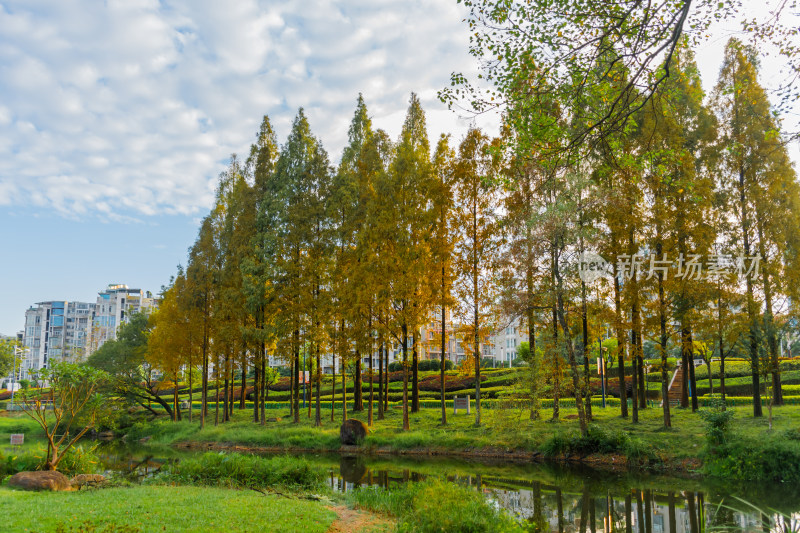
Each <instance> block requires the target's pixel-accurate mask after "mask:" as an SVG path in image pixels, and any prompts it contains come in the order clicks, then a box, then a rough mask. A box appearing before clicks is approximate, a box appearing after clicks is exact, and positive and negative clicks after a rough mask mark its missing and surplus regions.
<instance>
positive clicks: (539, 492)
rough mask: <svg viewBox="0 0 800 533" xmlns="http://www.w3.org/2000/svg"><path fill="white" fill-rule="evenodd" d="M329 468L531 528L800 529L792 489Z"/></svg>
mask: <svg viewBox="0 0 800 533" xmlns="http://www.w3.org/2000/svg"><path fill="white" fill-rule="evenodd" d="M189 453H192V452H184V451H177V450H172V449H163V448H152V449H151V448H147V447H140V448H130V447H122V448H120V447H114V446H108V447H105V448H103V449H102V455H103V458H104V462H105V466H106V468H107V470H108V471H113V472H117V473H123V474H125V475H127V476H129V477H130V478H132V479H137V478H142V477H145V476H148V475H151V474H153V473H154V472H157V471H158V470H159V469H161V468H162V467H163V465H164V464H166V463H168V462H169V461H179V460H180V458H181V457H185V456H186V455H187V454H189ZM302 457H303V458H305V459H306V460H308V461H310V462H312V463H315V464H318V465H320V466H321V467H324V468H326V469H327V470H328V472H329V476H328V484H329V486H330V487H331V488H332V489H333V490H334V491H350V490H354V489H356V488H358V487H368V486H375V487H384V488H388V489H390V490H391V489H392V488H393V487H397V486H399V485H401V484H403V483H408V482H409V481H421V480H424V479H426V478H431V477H435V478H439V479H446V480H447V481H449V482H451V483H458V484H460V485H463V486H467V487H473V488H474V489H475V490H477V491H480V492H481V493H483V494H484V496H485V497H486V498H487V500H488V501H490V502H491V503H492V504H493V505H496V506H499V507H502V508H504V509H506V510H507V511H508V512H510V513H511V514H513V515H514V516H516V517H517V519H518V520H520V521H521V522H523V523H524V524H525V525H526V526H528V527H529V528H530V530H531V531H543V532H544V531H546V532H559V533H562V532H584V531H586V532H591V533H598V532H604V533H606V532H611V531H619V532H625V533H684V532H686V533H700V532H711V531H748V532H756V531H758V532H762V533H763V532H768V531H774V532H789V531H798V532H800V487H798V486H795V485H790V484H754V483H731V482H719V481H715V480H708V479H706V480H700V479H683V478H679V477H671V476H662V475H652V474H637V473H612V472H605V471H598V470H594V469H590V468H581V467H574V466H566V465H560V464H553V463H545V464H539V463H533V464H531V463H526V464H514V463H512V464H508V463H498V462H485V461H481V462H476V461H466V460H454V459H443V458H434V459H430V458H428V459H408V458H405V457H388V458H387V457H364V456H355V457H354V456H340V455H330V454H324V455H315V454H308V455H303V456H302Z"/></svg>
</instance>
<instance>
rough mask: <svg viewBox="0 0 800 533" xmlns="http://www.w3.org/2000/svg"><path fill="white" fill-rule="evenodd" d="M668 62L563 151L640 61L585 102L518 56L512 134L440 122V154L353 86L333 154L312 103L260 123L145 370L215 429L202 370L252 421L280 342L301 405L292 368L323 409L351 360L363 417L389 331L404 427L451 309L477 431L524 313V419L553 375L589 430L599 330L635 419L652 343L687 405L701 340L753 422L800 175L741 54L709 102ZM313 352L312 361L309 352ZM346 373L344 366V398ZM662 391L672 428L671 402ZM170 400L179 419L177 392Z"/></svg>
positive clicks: (790, 292) (791, 257) (183, 276)
mask: <svg viewBox="0 0 800 533" xmlns="http://www.w3.org/2000/svg"><path fill="white" fill-rule="evenodd" d="M670 61H671V62H670V63H669V72H668V76H665V78H664V80H663V82H662V83H660V85H659V86H658V87H657V90H656V91H655V92H654V94H653V96H652V97H651V98H649V99H647V101H646V105H642V106H639V107H638V108H637V109H635V110H634V111H633V112H632V113H631V115H630V119H629V120H627V121H626V122H625V123H624V124H623V125H621V126H620V127H619V128H617V129H616V130H615V131H613V132H611V133H610V134H607V135H603V136H601V137H599V138H598V139H597V140H594V141H593V142H588V141H587V142H585V143H584V144H583V145H581V146H579V147H577V148H576V147H575V146H572V145H570V149H569V150H554V149H549V148H550V147H557V146H563V145H568V144H569V143H565V139H568V138H570V133H571V132H572V131H574V130H575V129H576V128H578V129H579V128H581V127H583V126H585V125H584V124H580V123H578V122H579V121H585V120H589V119H588V118H587V116H586V113H587V112H588V111H587V110H589V111H590V110H591V109H593V106H594V103H595V102H603V101H605V100H606V99H608V98H609V97H611V96H612V95H613V90H612V89H613V87H614V84H615V83H619V82H620V81H621V80H624V79H625V77H626V76H627V73H626V72H625V71H624V70H622V69H621V68H619V67H618V66H617V65H616V64H615V62H614V60H613V57H611V56H609V58H608V61H607V67H608V68H607V69H606V70H605V71H604V72H602V73H598V76H600V78H601V82H599V83H595V84H593V85H592V86H591V90H587V91H585V92H584V93H583V95H582V97H581V101H580V105H581V106H582V110H583V112H582V113H581V114H576V113H574V112H573V111H571V108H570V107H569V106H568V105H567V104H566V103H565V102H563V101H559V99H558V98H557V97H556V96H554V95H557V94H558V93H557V92H554V91H546V90H542V87H541V86H540V85H534V84H533V83H532V80H537V83H541V79H542V78H541V76H540V75H539V73H538V72H536V65H535V64H534V63H533V62H532V61H531V62H529V63H528V65H527V67H526V68H520V69H518V70H516V71H515V72H514V78H513V79H511V81H509V82H508V85H507V88H508V91H509V94H517V95H518V96H519V97H518V98H510V99H509V101H510V102H511V103H510V104H509V105H508V107H507V108H506V110H505V113H504V121H503V127H502V129H501V132H500V135H499V136H498V137H497V138H490V137H488V136H487V135H486V134H484V133H483V132H481V131H480V130H478V129H474V128H473V129H470V130H469V132H468V133H467V134H466V135H465V137H464V138H463V139H462V140H461V142H460V144H459V145H458V147H457V148H454V147H453V146H452V145H451V139H450V138H449V137H448V136H442V137H441V138H440V139H439V140H438V142H437V143H436V145H435V146H434V147H433V149H431V145H430V143H429V141H428V136H427V129H426V124H425V115H424V112H423V110H422V108H421V106H420V103H419V100H418V98H417V97H416V96H415V95H413V94H412V96H411V100H410V105H409V108H408V112H407V114H406V119H405V122H404V124H403V128H402V132H401V134H400V137H399V138H398V139H397V140H396V141H393V140H391V139H390V138H389V136H388V135H387V134H386V133H385V132H384V131H382V130H380V129H377V130H376V129H374V128H373V126H372V123H371V120H370V118H369V115H368V113H367V108H366V105H365V103H364V100H363V98H361V97H359V99H358V104H357V107H356V111H355V114H354V117H353V121H352V122H351V124H350V128H349V132H348V144H347V146H346V148H345V149H344V153H343V154H342V157H341V160H340V162H339V164H338V165H336V166H333V165H331V162H330V160H329V158H328V155H327V153H326V152H325V150H324V149H323V147H322V144H321V142H320V141H319V139H317V138H316V137H315V136H314V135H313V134H312V133H311V129H310V126H309V123H308V120H307V118H306V116H305V114H304V112H303V110H302V109H301V110H300V112H299V113H298V115H297V117H296V118H295V120H294V123H293V126H292V131H291V133H290V134H289V137H288V138H287V140H286V142H285V143H284V144H283V145H280V146H279V145H278V142H277V139H276V135H275V133H274V131H273V129H272V126H271V124H270V121H269V119H268V118H267V117H264V119H263V122H262V124H261V128H260V130H259V132H258V134H257V137H256V142H255V143H254V144H253V145H252V147H251V150H250V154H249V156H248V158H247V159H246V160H245V161H241V160H240V159H239V158H238V157H236V156H233V157H232V158H231V162H230V165H229V166H228V168H227V170H226V171H225V172H223V173H222V174H221V176H220V182H219V186H218V189H217V194H216V202H215V205H214V207H213V209H212V210H211V212H210V214H209V215H208V216H207V217H205V218H204V220H203V222H202V225H201V227H200V230H199V234H198V237H197V241H196V242H195V244H194V245H193V246H192V247H191V249H190V252H189V262H188V266H187V268H186V269H185V270H183V269H180V268H179V271H178V273H177V276H176V277H175V278H174V281H173V282H172V284H171V285H170V286H169V287H168V288H166V289H165V291H164V293H163V301H162V305H161V308H160V309H159V310H158V312H157V313H156V314H155V316H154V317H153V320H152V326H153V330H152V332H151V333H150V336H149V342H148V347H147V355H143V357H144V358H145V359H146V360H147V362H148V365H150V366H148V368H153V369H157V370H159V371H160V372H161V373H163V374H164V375H166V376H169V377H170V379H172V381H173V382H174V383H176V384H177V383H178V382H179V381H187V380H188V381H190V384H191V380H193V379H199V381H200V384H201V400H202V405H203V406H205V408H204V409H202V410H201V415H200V416H201V423H202V424H205V421H206V416H207V406H208V403H209V397H208V391H209V379H211V378H212V377H213V379H215V380H217V387H216V390H217V398H218V399H219V394H220V393H219V390H220V380H221V381H222V384H223V385H222V387H223V388H224V393H223V398H222V400H223V408H224V410H223V414H222V420H223V421H224V420H227V419H228V417H229V416H230V412H231V410H232V409H233V406H234V395H235V392H234V390H235V389H234V383H233V382H234V379H235V376H240V379H241V384H240V389H239V390H240V391H241V394H240V395H239V400H240V407H244V398H245V393H244V391H246V390H247V375H248V371H249V370H250V369H253V370H254V379H253V380H252V385H253V397H254V399H255V405H256V408H255V412H254V420H256V421H258V420H260V421H262V422H263V421H264V402H263V400H264V398H265V396H266V394H267V391H268V390H269V389H268V387H269V382H270V381H272V380H274V373H273V372H271V371H270V370H269V364H268V360H269V357H274V358H278V359H281V360H283V361H285V362H286V363H287V364H288V365H289V366H290V368H291V376H292V380H291V382H292V388H291V396H292V402H291V403H292V414H293V416H294V420H295V421H299V416H300V410H299V391H300V376H301V371H302V370H303V369H305V368H307V367H308V368H312V369H313V376H312V382H313V384H314V389H315V390H314V396H315V398H316V401H315V416H314V418H315V422H316V424H317V425H320V424H321V423H322V414H321V406H320V396H321V390H320V386H321V381H322V380H321V370H322V359H321V358H322V357H323V356H326V355H327V356H329V357H332V358H333V361H334V365H333V366H334V368H336V367H335V361H336V360H337V358H338V360H339V362H340V366H341V368H345V367H346V366H347V365H352V367H353V376H354V380H355V383H354V388H353V391H354V398H353V400H354V406H355V409H356V410H363V409H364V404H365V401H364V398H363V393H362V390H363V388H364V387H363V383H362V381H363V379H364V378H365V377H366V379H367V380H368V382H369V388H368V390H369V398H368V401H367V402H366V403H367V407H366V409H367V410H368V420H369V423H370V424H371V423H372V420H373V404H374V401H375V391H374V390H373V383H374V382H375V381H376V380H375V376H376V372H375V369H374V368H373V358H374V357H373V356H374V354H377V360H378V362H379V363H378V369H377V378H378V379H377V388H378V390H377V396H378V400H379V401H378V402H377V410H378V418H382V417H383V411H384V408H385V405H386V403H385V402H386V400H387V398H388V376H387V374H388V372H387V370H388V361H389V351H390V350H391V349H393V348H394V347H399V348H400V349H401V351H402V361H403V364H404V371H403V379H404V387H403V402H402V403H403V428H404V429H408V428H409V412H410V411H411V412H413V411H415V410H417V409H419V394H418V390H419V389H418V386H417V384H418V373H417V362H418V359H419V355H420V353H421V352H422V349H421V347H422V346H423V343H426V344H425V345H426V346H428V347H429V351H434V352H437V353H438V355H439V357H441V360H442V362H444V358H445V354H446V351H447V350H446V343H447V338H446V336H447V331H448V328H447V327H446V323H445V319H446V314H447V313H446V310H447V309H448V308H450V309H453V310H454V311H455V315H456V317H458V322H459V323H461V324H462V328H461V330H460V331H461V334H462V340H464V341H465V342H464V345H465V347H468V348H467V351H468V356H469V358H470V359H471V360H473V361H474V365H473V369H474V370H473V371H474V375H475V391H476V394H475V395H476V398H475V399H476V404H477V405H476V407H477V408H476V423H477V424H480V422H481V390H480V383H481V375H480V373H481V365H480V360H481V355H482V353H481V352H482V349H481V347H482V345H483V344H485V343H486V342H487V337H488V335H489V334H490V333H491V332H492V331H493V330H495V329H496V328H498V327H500V326H501V325H502V319H501V318H500V317H522V319H523V322H524V324H525V326H526V328H527V330H528V342H529V346H530V350H529V353H530V356H529V358H528V368H529V369H530V372H529V374H530V380H529V383H527V384H526V389H527V392H526V394H527V396H528V398H529V399H530V406H531V416H532V417H537V416H538V401H537V398H538V397H539V395H540V394H541V389H542V386H543V384H544V383H545V382H547V383H548V384H549V386H550V390H551V391H552V394H553V396H554V398H555V400H556V404H555V405H556V408H555V409H554V416H555V417H558V416H559V415H558V400H559V398H560V397H562V396H563V395H564V394H571V395H573V396H574V398H575V400H576V405H577V407H578V415H579V420H580V424H581V428H582V429H583V430H584V431H585V429H586V424H587V421H588V420H589V419H590V418H591V401H590V399H591V388H590V386H589V385H590V380H589V359H590V346H591V345H592V344H593V343H596V342H597V340H598V339H599V338H601V337H604V336H606V331H607V330H608V331H609V332H610V333H611V334H612V336H613V337H615V338H616V341H617V342H616V353H615V354H613V356H614V363H615V364H616V365H617V366H618V380H619V384H620V386H619V390H620V395H621V398H622V400H623V401H622V402H621V414H622V416H626V417H627V416H628V402H627V395H628V393H629V392H628V386H627V382H626V378H625V366H626V362H627V364H628V366H630V365H632V366H633V372H632V375H631V376H630V394H631V396H632V398H631V399H632V402H631V409H632V413H631V417H632V419H633V421H634V422H635V421H637V420H638V415H639V409H641V408H645V407H646V405H647V403H646V383H645V377H644V347H645V345H646V344H647V343H648V342H650V343H651V344H653V345H655V346H656V347H657V350H658V353H659V354H660V356H661V359H662V365H661V366H660V368H661V379H662V397H663V398H666V397H667V396H668V394H667V389H668V386H669V375H668V373H667V367H668V365H667V357H668V355H669V353H670V352H671V351H673V350H674V349H677V350H678V351H679V353H680V357H681V360H682V366H683V368H684V369H685V372H684V373H683V375H684V380H683V382H682V384H681V390H682V404H683V405H684V406H688V404H689V390H691V391H693V394H692V395H691V397H692V398H691V399H692V407H693V409H697V407H698V404H697V394H696V384H695V383H694V364H693V360H694V358H695V357H696V355H697V354H696V353H695V347H696V346H697V342H696V341H698V340H703V341H705V342H706V344H707V345H709V346H711V345H713V346H714V348H713V352H714V354H715V355H716V356H717V357H718V358H719V359H720V361H721V365H722V374H723V376H724V372H725V370H724V361H725V358H726V357H727V356H729V355H730V354H731V353H736V354H742V355H744V354H746V355H747V357H748V358H749V360H750V364H751V368H752V385H753V409H754V415H755V416H760V415H761V410H762V407H761V396H760V390H761V381H762V380H763V379H764V377H765V376H769V381H770V384H771V389H772V391H773V393H774V398H773V401H774V402H775V403H777V404H779V403H781V393H780V391H781V379H780V368H779V361H778V359H779V340H778V339H779V329H780V327H783V326H785V325H786V320H787V319H788V318H791V316H792V315H791V313H795V312H796V307H792V302H796V301H797V297H798V294H797V288H798V287H800V279H798V277H800V255H799V252H800V188H799V187H798V182H797V179H796V175H795V172H794V169H793V167H792V164H791V162H790V160H789V158H788V156H787V152H786V149H785V145H784V142H783V140H782V138H781V134H780V124H779V122H778V119H777V118H776V116H775V115H774V114H773V113H772V111H771V108H770V104H769V100H768V98H767V95H766V93H765V91H764V90H763V88H762V87H761V86H760V85H759V82H758V72H757V61H756V60H755V56H754V54H753V52H752V50H751V49H749V48H748V47H746V46H744V45H742V44H741V43H739V42H738V41H736V40H732V41H731V42H730V43H729V44H728V46H727V48H726V52H725V58H724V63H723V65H722V68H721V71H720V77H719V81H718V83H717V86H716V88H715V90H714V93H713V94H712V95H711V97H710V98H709V99H707V98H706V96H705V95H704V93H703V90H702V86H701V83H700V78H699V74H698V71H697V66H696V65H695V63H694V59H693V55H692V53H691V51H690V49H689V48H688V46H687V45H686V44H685V43H683V44H680V45H679V46H678V47H677V49H676V52H675V55H674V57H672V58H670ZM665 68H666V65H665ZM571 105H573V106H574V105H575V104H574V103H573V104H571ZM595 107H597V108H598V109H600V108H603V106H595ZM589 252H593V253H596V254H599V255H600V256H602V257H604V258H606V259H608V260H609V266H608V268H609V270H610V273H611V274H612V275H609V276H607V279H606V280H605V281H597V282H595V283H594V284H590V283H589V281H588V280H587V278H586V277H585V276H579V271H580V268H579V266H580V264H581V259H584V260H585V259H586V257H588V256H587V255H586V254H587V253H589ZM712 258H713V261H712ZM584 263H585V261H584ZM580 273H581V274H583V272H580ZM737 273H738V275H737ZM582 278H583V279H582ZM434 316H435V317H436V318H433V317H434ZM779 318H780V320H779ZM434 322H436V324H432V323H434ZM423 325H425V326H426V327H427V328H428V329H435V330H438V335H437V337H436V339H435V343H429V342H428V341H429V339H422V338H420V330H421V328H422V327H423ZM439 343H440V344H439ZM434 344H438V345H439V346H438V348H434V346H433V345H434ZM301 350H303V351H304V352H305V353H306V354H308V355H310V359H311V360H312V361H313V363H312V364H311V365H310V366H309V365H301V358H300V353H301ZM364 356H367V361H368V363H367V364H368V365H369V366H368V368H366V369H363V368H362V360H363V358H364ZM443 369H444V364H442V374H441V387H442V388H441V393H442V394H441V398H442V414H441V416H442V423H443V424H444V423H446V413H445V409H444V397H445V394H444V388H445V376H444V370H443ZM212 370H213V373H212ZM336 378H337V377H336V375H335V374H334V387H335V386H336ZM346 378H347V372H341V373H340V375H339V379H340V380H341V386H340V390H341V395H342V400H344V403H343V404H342V405H346V401H347V398H346V383H345V381H346ZM409 384H410V385H411V387H410V389H411V397H410V398H409ZM721 385H722V390H723V394H724V387H725V385H724V380H723V382H722V384H721ZM190 389H191V387H190ZM156 396H157V394H156ZM662 405H663V413H664V424H665V426H670V425H671V415H670V405H669V402H668V401H664V402H663V404H662ZM259 406H261V407H260V412H259ZM173 410H174V416H175V417H176V418H177V417H179V416H180V413H179V409H178V397H177V387H175V396H174V401H173V407H172V410H171V411H170V412H173ZM333 410H334V409H333V407H332V410H331V418H333V416H334V413H333ZM342 415H343V417H344V418H346V417H347V410H346V409H344V408H343V409H342Z"/></svg>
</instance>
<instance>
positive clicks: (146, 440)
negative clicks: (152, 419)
mask: <svg viewBox="0 0 800 533" xmlns="http://www.w3.org/2000/svg"><path fill="white" fill-rule="evenodd" d="M152 438H153V437H152V436H150V435H148V436H146V437H142V438H141V439H139V442H141V443H142V444H145V443H146V442H148V441H149V440H150V439H152Z"/></svg>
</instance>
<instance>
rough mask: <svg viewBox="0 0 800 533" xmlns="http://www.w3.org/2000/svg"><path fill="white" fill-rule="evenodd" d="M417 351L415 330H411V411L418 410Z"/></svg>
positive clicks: (415, 411)
mask: <svg viewBox="0 0 800 533" xmlns="http://www.w3.org/2000/svg"><path fill="white" fill-rule="evenodd" d="M418 365H419V352H418V351H417V330H416V328H415V329H414V331H412V332H411V412H412V413H418V412H419V368H418Z"/></svg>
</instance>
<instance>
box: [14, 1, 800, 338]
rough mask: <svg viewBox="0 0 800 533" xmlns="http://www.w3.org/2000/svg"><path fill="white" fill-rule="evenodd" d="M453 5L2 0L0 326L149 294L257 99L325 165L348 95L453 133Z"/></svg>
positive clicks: (460, 27) (456, 59)
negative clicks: (320, 154) (137, 291)
mask: <svg viewBox="0 0 800 533" xmlns="http://www.w3.org/2000/svg"><path fill="white" fill-rule="evenodd" d="M763 5H765V4H761V3H759V6H762V7H763ZM463 17H464V11H463V7H462V6H460V5H459V4H457V3H456V2H455V0H430V1H421V0H418V1H413V0H409V1H404V2H396V1H394V0H391V1H387V0H383V1H382V0H356V1H348V2H340V3H336V2H330V1H317V0H304V1H302V2H300V1H280V0H273V1H269V2H257V1H255V0H239V1H237V2H218V1H210V0H209V1H200V0H184V1H173V0H163V1H158V0H107V1H106V2H103V3H100V2H96V1H89V0H59V1H55V0H49V1H45V0H0V29H1V30H0V243H1V245H2V249H3V251H4V253H3V260H2V261H0V333H4V334H10V333H13V332H15V331H17V330H19V329H21V327H22V324H23V317H24V311H25V309H26V308H27V307H28V306H29V305H31V304H33V303H34V302H37V301H41V300H49V299H70V300H87V301H94V299H95V297H96V294H97V292H98V291H99V290H101V289H102V288H103V287H105V286H106V285H107V284H109V283H126V284H128V285H131V286H137V287H140V288H142V289H144V290H152V291H153V292H157V291H158V289H159V287H160V286H161V285H162V284H164V283H166V282H167V281H168V280H169V277H170V275H172V274H173V273H174V272H175V266H176V265H177V264H178V263H179V262H185V257H186V250H187V248H188V247H189V246H190V245H191V243H192V242H193V240H194V237H195V233H196V228H197V223H198V221H199V219H200V218H201V217H202V216H203V215H204V214H205V212H207V210H208V208H209V207H210V205H211V201H212V198H213V190H214V185H215V181H216V177H217V176H218V175H219V173H220V172H221V171H222V169H223V168H224V166H225V164H226V161H227V158H228V157H229V156H230V154H231V153H234V152H235V153H239V154H245V153H246V152H247V149H248V146H249V144H250V143H251V142H252V140H253V139H254V136H255V133H256V131H257V129H258V125H259V123H260V122H261V117H262V116H263V115H264V114H265V113H266V114H269V115H270V117H271V118H272V120H273V124H274V126H275V127H276V129H277V131H278V136H279V139H280V140H283V139H284V138H285V136H286V134H287V133H288V130H289V125H290V123H291V120H292V118H293V116H294V115H295V113H296V111H297V108H298V107H300V106H303V107H305V109H306V112H307V115H308V116H309V120H310V123H311V126H312V129H313V130H314V132H315V133H316V134H317V135H318V136H319V137H320V138H321V139H322V141H323V143H324V145H325V147H326V148H327V150H328V152H329V153H330V155H331V159H332V160H334V161H336V160H338V158H339V155H340V152H341V149H342V147H343V145H344V141H345V138H346V135H347V127H348V124H349V121H350V118H351V116H352V113H353V109H354V106H355V101H356V97H357V95H358V93H359V92H363V93H364V97H365V98H366V101H367V106H368V108H369V112H370V114H371V115H372V117H373V122H374V124H375V125H376V126H377V127H382V128H384V129H386V130H387V131H388V132H389V133H390V134H391V135H392V136H397V134H398V133H399V131H400V127H401V125H402V120H403V116H404V113H405V110H406V106H407V102H408V96H409V93H410V92H411V91H415V92H417V93H418V94H419V95H420V97H421V100H422V103H423V105H424V107H425V109H426V112H427V117H428V124H429V129H430V135H431V138H436V137H438V135H439V133H440V132H451V133H453V135H454V137H455V138H456V139H458V138H459V137H460V136H461V135H462V134H463V133H464V132H465V131H466V129H467V127H468V125H469V121H468V120H467V119H465V118H463V117H459V116H458V115H457V114H455V113H452V112H450V111H448V110H447V109H446V108H445V107H444V106H443V105H442V104H440V103H439V102H438V100H437V99H436V91H437V90H438V89H440V88H441V87H443V86H445V85H446V84H447V83H448V82H449V76H450V73H451V72H452V71H461V72H465V73H467V74H468V75H471V76H472V77H473V78H474V74H475V72H476V70H475V63H474V61H473V59H472V58H471V57H470V56H469V54H468V53H467V47H468V31H467V28H466V26H465V25H464V24H463V23H462V19H463ZM717 30H719V31H718V33H716V34H715V35H712V38H711V39H710V40H709V44H708V46H707V47H705V48H704V49H703V50H700V51H698V62H699V64H700V68H701V72H702V73H703V76H704V83H705V85H706V87H707V88H710V87H711V86H712V85H713V83H714V79H715V78H716V74H717V71H718V68H719V63H720V61H721V51H722V46H723V45H724V42H725V40H727V36H728V35H729V34H730V33H729V32H727V31H725V29H724V28H718V29H717ZM771 68H772V67H770V65H769V64H768V63H767V64H766V65H765V70H766V71H767V72H766V77H767V78H768V79H769V77H770V73H771V71H770V69H771ZM496 122H497V117H491V116H489V117H484V118H483V119H482V121H481V122H480V123H479V125H481V126H483V127H486V128H488V129H489V130H490V132H491V131H493V128H494V126H495V124H496ZM792 151H793V154H794V153H796V146H795V147H793V148H792ZM795 159H797V158H795Z"/></svg>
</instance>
